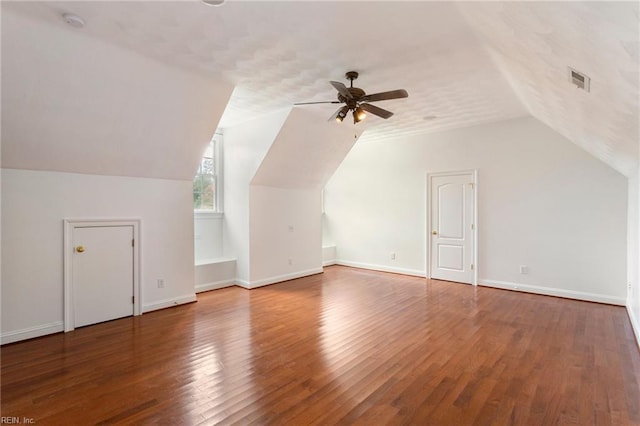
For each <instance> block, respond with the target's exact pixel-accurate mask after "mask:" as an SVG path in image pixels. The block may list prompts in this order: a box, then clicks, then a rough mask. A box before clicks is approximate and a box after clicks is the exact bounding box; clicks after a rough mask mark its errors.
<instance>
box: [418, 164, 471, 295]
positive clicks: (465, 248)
mask: <svg viewBox="0 0 640 426" xmlns="http://www.w3.org/2000/svg"><path fill="white" fill-rule="evenodd" d="M429 189H430V192H429V194H430V197H429V200H430V228H429V233H430V235H429V240H430V251H429V252H430V259H429V261H430V276H431V278H435V279H439V280H447V281H456V282H461V283H467V284H475V275H476V274H475V271H474V269H475V265H474V262H475V224H474V218H475V208H476V206H475V172H472V171H470V172H460V173H450V174H449V173H447V174H445V173H439V174H437V175H430V176H429Z"/></svg>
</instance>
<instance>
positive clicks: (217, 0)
mask: <svg viewBox="0 0 640 426" xmlns="http://www.w3.org/2000/svg"><path fill="white" fill-rule="evenodd" d="M200 1H201V2H202V3H204V4H206V5H207V6H222V5H223V4H224V2H225V0H200Z"/></svg>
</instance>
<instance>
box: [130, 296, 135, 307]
mask: <svg viewBox="0 0 640 426" xmlns="http://www.w3.org/2000/svg"><path fill="white" fill-rule="evenodd" d="M134 303H136V297H135V296H131V304H132V305H133V304H134Z"/></svg>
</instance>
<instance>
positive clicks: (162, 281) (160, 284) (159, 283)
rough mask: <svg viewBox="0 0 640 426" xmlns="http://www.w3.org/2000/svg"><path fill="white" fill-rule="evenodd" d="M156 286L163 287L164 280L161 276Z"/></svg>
mask: <svg viewBox="0 0 640 426" xmlns="http://www.w3.org/2000/svg"><path fill="white" fill-rule="evenodd" d="M157 282H158V288H164V280H163V279H162V278H159V279H158V281H157Z"/></svg>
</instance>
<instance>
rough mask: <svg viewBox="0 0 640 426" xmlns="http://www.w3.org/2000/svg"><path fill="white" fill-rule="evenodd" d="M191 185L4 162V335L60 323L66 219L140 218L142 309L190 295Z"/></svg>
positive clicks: (192, 295) (55, 327)
mask: <svg viewBox="0 0 640 426" xmlns="http://www.w3.org/2000/svg"><path fill="white" fill-rule="evenodd" d="M191 192H192V182H191V181H187V180H185V181H178V180H164V179H146V178H144V179H143V178H129V177H113V176H99V175H84V174H73V173H60V172H42V171H26V170H13V169H2V266H3V268H2V334H3V341H6V339H5V338H4V337H5V335H7V334H10V335H11V336H12V337H11V338H12V339H16V340H19V339H20V338H24V337H23V336H25V337H33V336H34V334H33V330H32V332H31V333H27V332H26V331H28V330H31V329H35V333H36V334H38V333H39V334H46V333H49V332H55V331H60V330H61V329H62V328H61V324H62V320H63V253H62V249H63V246H62V244H63V222H62V221H63V219H64V218H89V217H100V218H116V217H127V218H131V217H139V218H141V219H142V226H141V232H142V234H141V241H140V244H141V246H140V247H141V260H142V264H141V274H142V280H141V289H142V306H143V310H144V311H148V310H151V309H157V308H160V307H164V306H171V305H173V304H174V302H177V303H183V302H186V301H191V300H195V293H194V266H193V210H192V193H191ZM158 278H162V279H164V282H165V288H163V289H158V288H157V285H156V280H157V279H158ZM22 332H25V333H22ZM21 333H22V334H21Z"/></svg>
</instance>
